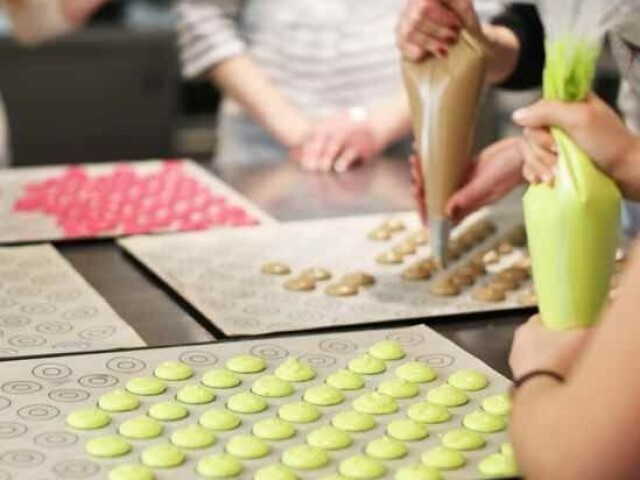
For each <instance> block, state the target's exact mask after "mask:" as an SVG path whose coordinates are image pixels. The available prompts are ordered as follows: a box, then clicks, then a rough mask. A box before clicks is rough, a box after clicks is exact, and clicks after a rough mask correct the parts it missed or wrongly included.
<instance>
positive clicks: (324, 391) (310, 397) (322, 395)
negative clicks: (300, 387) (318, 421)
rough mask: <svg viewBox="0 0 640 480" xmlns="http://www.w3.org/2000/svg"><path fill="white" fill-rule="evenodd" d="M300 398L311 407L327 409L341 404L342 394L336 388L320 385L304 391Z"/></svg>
mask: <svg viewBox="0 0 640 480" xmlns="http://www.w3.org/2000/svg"><path fill="white" fill-rule="evenodd" d="M302 398H303V399H304V401H305V402H308V403H311V404H313V405H318V406H321V407H328V406H333V405H338V404H339V403H342V402H343V401H344V394H343V393H342V392H341V391H340V390H339V389H337V388H334V387H331V386H329V385H323V384H321V385H316V386H313V387H310V388H308V389H307V390H305V392H304V395H303V397H302Z"/></svg>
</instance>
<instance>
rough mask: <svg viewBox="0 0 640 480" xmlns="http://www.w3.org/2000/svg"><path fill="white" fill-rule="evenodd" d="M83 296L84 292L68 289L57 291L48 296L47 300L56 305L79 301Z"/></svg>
mask: <svg viewBox="0 0 640 480" xmlns="http://www.w3.org/2000/svg"><path fill="white" fill-rule="evenodd" d="M81 296H82V290H80V289H77V288H67V289H65V290H57V291H55V292H51V293H50V294H49V295H47V300H49V301H50V302H54V303H68V302H73V301H74V300H77V299H78V298H80V297H81Z"/></svg>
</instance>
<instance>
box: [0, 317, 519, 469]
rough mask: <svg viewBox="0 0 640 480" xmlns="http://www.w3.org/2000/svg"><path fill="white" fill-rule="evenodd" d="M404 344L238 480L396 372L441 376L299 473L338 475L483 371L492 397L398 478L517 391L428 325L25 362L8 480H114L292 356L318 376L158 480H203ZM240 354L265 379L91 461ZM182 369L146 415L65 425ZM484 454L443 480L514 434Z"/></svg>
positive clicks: (11, 401) (462, 411)
mask: <svg viewBox="0 0 640 480" xmlns="http://www.w3.org/2000/svg"><path fill="white" fill-rule="evenodd" d="M386 339H391V340H396V341H398V342H399V343H400V344H402V345H403V346H404V349H405V351H406V356H405V358H403V359H401V360H396V361H388V362H386V363H387V365H386V366H387V369H386V372H385V373H382V374H379V375H369V376H365V380H366V385H365V386H364V388H362V389H360V390H355V391H350V392H349V391H345V392H344V393H345V400H344V401H343V402H342V403H341V404H339V405H336V406H333V407H319V408H320V409H321V413H322V415H321V417H320V418H319V419H318V420H317V421H315V422H312V423H309V424H295V428H296V430H297V433H296V434H295V436H293V437H292V438H291V439H289V440H280V441H269V442H268V444H269V446H270V448H271V452H270V454H269V455H268V456H267V457H265V458H262V459H256V460H246V461H244V460H243V461H242V463H243V464H244V471H243V473H242V474H241V475H239V476H237V477H234V478H241V479H252V478H253V472H255V471H256V469H258V468H259V467H262V466H265V465H272V464H277V463H279V461H280V456H281V455H282V453H283V452H284V451H285V450H286V449H288V448H290V447H294V446H297V445H303V444H305V438H306V434H307V433H308V432H310V431H311V430H314V429H316V428H318V427H321V426H325V425H328V424H330V422H331V419H332V418H333V416H334V415H335V414H336V413H339V412H341V411H344V410H347V409H350V408H351V403H352V401H353V400H354V399H355V398H358V397H359V396H361V395H363V394H364V393H367V392H372V391H374V390H375V389H376V387H377V386H378V385H379V384H380V383H381V382H382V381H384V380H387V379H390V378H394V377H395V374H394V370H395V369H396V367H397V366H399V365H401V364H403V363H405V362H407V361H410V360H420V361H424V362H427V363H428V364H430V365H431V366H432V367H434V368H435V369H436V371H437V373H438V378H437V379H436V380H435V381H433V382H430V383H424V384H419V389H420V392H419V394H418V396H416V397H414V398H411V399H405V400H398V404H399V409H398V411H397V412H396V413H392V414H390V415H378V416H376V417H375V420H376V424H377V425H376V427H375V428H374V429H372V430H370V431H368V432H363V433H354V434H352V440H353V443H352V445H351V446H350V447H349V448H346V449H344V450H337V451H332V452H329V455H330V457H331V461H330V463H329V464H328V466H326V467H324V468H322V469H319V470H311V471H302V470H300V471H297V472H296V474H297V475H298V478H299V479H300V480H305V479H319V478H323V477H325V476H327V475H330V474H332V473H335V472H336V470H337V468H338V465H339V463H340V462H341V461H342V460H343V459H345V458H347V457H350V456H353V455H359V454H362V452H363V450H364V448H365V446H366V445H367V443H369V441H371V440H373V439H377V438H380V437H382V436H384V434H385V430H386V426H387V425H388V424H389V422H391V421H393V420H397V419H400V418H405V417H406V415H407V410H408V408H409V407H410V406H411V405H412V404H414V403H416V402H423V401H424V399H425V395H426V394H427V392H428V391H429V390H431V389H432V388H434V387H436V386H438V385H441V384H443V383H444V382H446V380H447V378H448V376H449V375H450V374H452V373H454V372H456V371H458V370H460V369H469V368H471V369H476V370H478V371H480V372H482V373H484V374H485V375H486V376H487V378H488V379H489V385H488V387H486V388H485V389H482V390H480V391H476V392H469V397H470V401H469V403H467V404H466V405H463V406H460V407H455V408H451V409H450V412H451V413H452V417H451V419H450V420H449V421H447V422H445V423H441V424H431V425H428V427H427V428H428V431H429V436H428V437H427V438H425V439H423V440H419V441H414V442H406V446H407V448H408V454H407V456H406V457H404V458H402V459H400V460H392V461H384V462H383V463H384V465H385V466H386V468H387V471H388V474H387V475H386V476H385V477H384V478H385V479H392V478H393V472H395V471H397V470H398V469H399V468H401V467H403V466H407V465H414V464H418V463H420V456H421V454H422V453H423V452H425V451H427V450H430V449H431V448H434V447H437V446H439V445H440V440H441V434H443V433H444V432H447V431H449V430H453V429H458V428H461V422H462V419H463V417H464V416H465V415H466V414H467V413H470V412H472V411H476V410H478V409H480V408H481V406H480V403H481V401H482V400H483V399H484V398H486V397H488V396H491V395H494V394H500V393H504V392H505V391H506V389H507V388H508V386H509V382H508V380H507V379H505V378H504V377H502V376H501V375H500V374H498V373H497V372H495V371H494V370H492V369H490V368H489V367H487V366H486V365H485V364H483V363H482V362H481V361H479V360H478V359H476V358H474V357H473V356H471V355H470V354H468V353H466V352H465V351H463V350H462V349H461V348H459V347H458V346H456V345H455V344H453V343H451V342H450V341H448V340H446V339H445V338H443V337H442V336H440V335H439V334H437V333H435V332H434V331H432V330H430V329H428V328H427V327H424V326H417V327H411V328H403V329H392V330H374V331H362V332H351V333H349V332H343V333H329V334H324V335H313V336H296V337H281V338H270V339H267V340H253V341H239V342H221V343H215V344H206V345H194V346H187V347H169V348H157V349H142V350H134V351H127V352H117V353H100V354H83V355H77V356H66V357H51V358H47V359H39V360H22V361H14V362H5V363H0V379H1V380H0V382H1V385H0V411H1V417H0V478H1V479H3V480H5V479H15V480H17V479H26V478H33V479H40V478H43V479H44V478H59V479H69V480H72V479H74V480H75V479H98V478H101V479H102V478H106V477H107V474H108V472H109V471H110V470H111V469H112V468H114V467H116V466H118V465H123V464H140V454H141V452H142V451H144V450H145V449H146V448H148V447H151V446H154V445H158V444H165V443H167V442H168V441H169V437H170V436H171V433H172V432H174V431H175V430H177V429H180V428H183V427H186V426H190V425H197V423H198V418H199V417H200V415H201V414H202V413H203V412H205V411H207V410H209V409H211V408H217V409H225V405H226V404H227V400H228V399H229V398H230V397H231V396H232V395H235V394H237V393H240V392H244V391H248V390H250V388H251V384H252V383H253V380H255V379H256V378H258V377H260V376H262V375H264V374H266V373H273V372H274V370H275V368H276V367H277V366H278V365H279V364H280V363H281V362H282V361H283V360H284V359H286V358H288V357H292V356H293V357H297V358H299V359H300V360H302V361H304V362H307V363H308V364H309V365H311V366H312V367H313V368H314V369H315V370H316V372H317V376H316V378H315V379H313V380H311V381H308V382H302V383H296V384H294V387H295V393H293V394H292V395H290V396H289V397H286V398H280V399H273V398H269V399H267V400H268V404H269V405H268V408H267V409H266V410H265V411H263V412H261V413H257V414H238V416H239V417H240V418H241V421H242V422H241V425H240V426H239V427H238V428H236V429H232V430H230V431H217V432H215V434H216V437H217V440H216V442H215V444H214V445H213V446H210V447H207V448H204V449H198V450H185V451H184V453H185V455H186V461H185V463H184V464H182V465H181V466H179V467H176V468H169V469H155V470H154V474H155V478H156V479H157V480H168V479H176V478H181V479H191V478H193V479H195V478H201V477H199V476H197V475H196V473H195V468H196V464H197V462H198V460H199V459H201V458H202V457H205V456H209V455H213V454H217V453H221V452H224V450H225V445H226V444H227V442H228V440H229V439H230V438H231V437H234V436H236V435H241V434H245V435H246V434H250V433H251V427H252V425H253V424H254V423H255V422H257V421H259V420H263V419H265V418H273V417H276V416H277V415H278V413H277V412H278V408H279V407H280V406H281V405H282V404H285V403H290V402H297V401H299V400H300V398H301V396H302V394H303V392H304V391H305V390H306V389H307V388H309V387H311V386H314V385H319V384H321V383H323V381H324V380H325V378H327V376H328V375H329V374H331V373H333V372H335V371H337V370H338V369H342V368H346V366H347V364H348V363H349V361H350V360H351V359H353V358H355V357H358V356H361V355H363V354H364V353H366V352H367V350H368V349H369V347H370V346H371V345H373V344H375V343H376V342H379V341H381V340H386ZM239 354H251V355H255V356H259V357H262V358H263V359H265V360H266V362H267V368H266V370H265V371H264V372H262V373H259V374H247V375H240V376H241V379H242V383H241V384H240V385H239V386H237V387H235V388H230V389H217V390H215V394H216V399H215V400H214V401H212V402H210V403H208V404H204V405H185V406H186V407H188V410H189V415H188V416H187V417H186V418H184V419H183V420H179V421H173V422H165V423H164V424H163V427H164V433H163V435H161V436H160V437H157V438H154V439H151V440H132V441H131V442H130V443H131V446H132V450H131V451H130V452H129V453H127V454H126V455H124V456H122V457H119V458H114V459H96V458H93V457H90V456H89V455H88V454H86V453H85V452H84V445H85V443H86V442H87V441H88V440H89V439H92V438H95V437H102V436H108V435H117V433H118V427H119V426H120V425H121V424H122V423H123V421H125V420H127V419H130V418H135V417H139V416H140V415H144V414H145V413H146V412H147V410H148V409H149V406H150V405H152V404H155V403H158V402H163V401H171V400H174V398H175V395H176V393H177V392H178V391H179V390H180V389H181V388H182V387H184V386H185V385H188V384H195V383H198V382H199V380H200V378H201V377H202V375H203V374H204V373H205V372H207V371H208V370H210V369H213V368H223V367H224V365H225V362H226V361H227V360H228V359H229V358H231V357H233V356H235V355H239ZM169 360H171V361H181V362H183V363H186V364H188V365H190V366H191V367H192V368H193V370H194V374H193V376H192V377H191V378H190V379H188V380H185V381H175V382H167V390H166V392H165V393H164V394H160V395H155V396H141V397H139V400H140V406H139V407H138V408H136V409H135V410H133V411H129V412H126V413H112V414H110V415H111V423H110V424H109V425H108V426H106V427H104V428H101V429H98V430H91V431H80V430H74V429H71V428H70V427H68V426H67V425H66V424H65V418H66V417H67V415H68V414H69V413H70V412H72V411H74V410H78V409H86V408H93V407H95V406H96V404H97V402H98V400H99V398H100V396H101V395H103V394H105V393H109V392H112V391H114V390H116V389H124V388H125V386H126V384H127V382H128V381H129V380H130V379H132V378H134V377H143V376H153V374H154V370H155V367H156V366H158V365H159V364H160V363H161V362H164V361H169ZM484 437H485V439H486V446H485V447H484V448H481V449H479V450H475V451H471V452H463V454H464V456H465V457H466V460H467V464H466V466H465V467H464V468H461V469H459V470H454V471H451V472H443V479H445V480H453V479H474V478H478V477H479V476H480V475H479V474H478V470H477V465H478V462H479V461H480V460H481V459H482V458H484V457H486V456H487V455H490V454H493V453H495V452H497V451H499V449H500V447H501V445H502V444H503V443H504V442H505V441H506V440H507V435H506V431H501V432H498V433H493V434H485V435H484Z"/></svg>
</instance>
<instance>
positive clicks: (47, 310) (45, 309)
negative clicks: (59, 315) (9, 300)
mask: <svg viewBox="0 0 640 480" xmlns="http://www.w3.org/2000/svg"><path fill="white" fill-rule="evenodd" d="M20 311H21V312H22V313H26V314H27V315H51V314H52V313H56V312H57V311H58V307H56V306H55V305H51V304H50V303H32V304H30V305H23V306H22V307H20Z"/></svg>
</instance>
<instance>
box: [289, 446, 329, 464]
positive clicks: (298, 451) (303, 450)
mask: <svg viewBox="0 0 640 480" xmlns="http://www.w3.org/2000/svg"><path fill="white" fill-rule="evenodd" d="M330 460H331V458H330V457H329V454H328V453H327V452H325V451H324V450H323V449H321V448H317V447H313V446H311V445H298V446H295V447H291V448H288V449H287V450H285V451H284V452H283V454H282V463H284V464H285V465H287V466H288V467H291V468H293V469H296V470H317V469H320V468H322V467H324V466H326V465H327V464H328V463H329V461H330Z"/></svg>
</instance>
